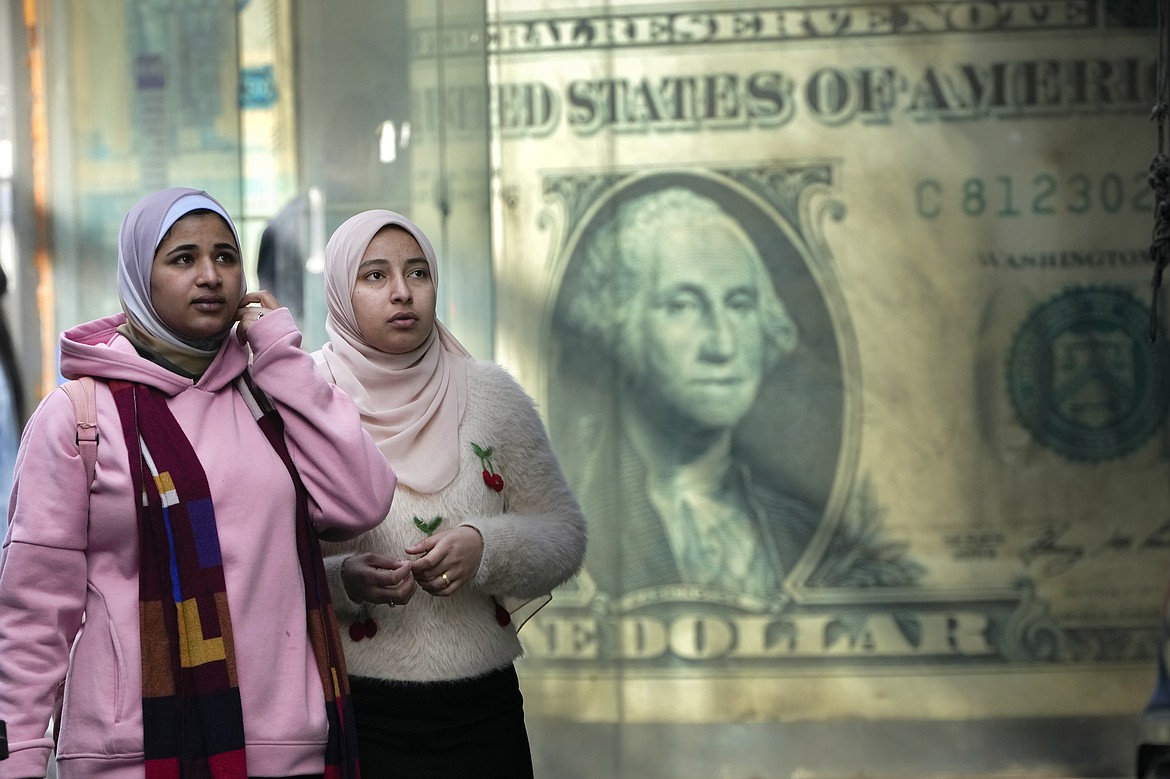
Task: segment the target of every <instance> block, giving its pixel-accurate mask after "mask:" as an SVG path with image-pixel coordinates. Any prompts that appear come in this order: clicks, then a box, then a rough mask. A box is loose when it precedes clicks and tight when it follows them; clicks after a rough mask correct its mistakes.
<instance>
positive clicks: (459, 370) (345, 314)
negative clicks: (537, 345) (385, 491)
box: [314, 210, 470, 493]
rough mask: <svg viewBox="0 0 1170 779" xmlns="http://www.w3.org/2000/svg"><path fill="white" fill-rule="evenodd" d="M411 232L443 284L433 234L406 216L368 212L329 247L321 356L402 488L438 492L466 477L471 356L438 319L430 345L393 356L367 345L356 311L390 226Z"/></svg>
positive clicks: (352, 220)
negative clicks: (463, 434)
mask: <svg viewBox="0 0 1170 779" xmlns="http://www.w3.org/2000/svg"><path fill="white" fill-rule="evenodd" d="M387 226H395V227H400V228H402V229H403V230H405V231H406V232H408V233H410V235H411V236H413V237H414V239H415V240H416V241H418V245H419V247H421V248H422V250H423V256H424V257H426V260H427V262H428V263H429V264H430V270H431V278H432V279H434V280H435V284H436V286H437V285H438V277H439V261H438V258H437V257H436V256H435V249H434V247H432V246H431V242H430V241H429V240H427V237H426V235H425V234H424V233H423V231H422V230H420V229H419V228H418V226H417V225H416V224H414V222H411V221H410V220H409V219H407V218H406V217H404V216H402V215H401V214H396V213H394V212H393V211H383V210H374V211H363V212H362V213H360V214H358V215H356V216H353V217H350V218H349V219H348V220H346V221H345V223H344V224H342V225H341V227H338V228H337V231H336V232H334V233H333V235H332V237H330V239H329V243H328V244H326V246H325V304H326V306H327V307H328V309H329V313H328V314H327V316H326V317H325V331H326V332H327V333H328V334H329V343H327V344H325V346H324V347H323V348H322V349H321V350H320V351H319V352H317V353H316V354H315V355H314V357H315V358H316V359H317V363H318V365H320V366H322V367H323V368H324V369H325V370H326V372H327V373H328V374H329V375H330V377H331V378H332V381H333V383H334V384H336V385H337V386H338V387H339V388H341V389H342V390H343V391H345V393H346V394H348V395H349V396H350V397H351V398H353V401H354V403H355V404H356V405H357V407H358V411H360V412H361V415H362V424H363V425H364V426H365V429H366V431H367V432H368V433H369V434H370V436H371V437H372V438H373V439H374V443H375V444H377V445H378V449H379V450H380V451H381V452H382V454H383V455H385V457H386V460H387V461H388V462H389V463H390V465H391V467H393V468H394V473H395V475H397V476H398V484H399V485H406V486H407V487H409V488H410V489H412V490H414V491H415V492H421V493H434V492H438V491H439V490H441V489H442V488H443V487H446V486H447V485H448V484H450V483H451V481H452V480H453V479H454V478H455V477H456V476H457V475H458V473H459V422H460V421H461V420H462V419H463V412H464V411H465V410H466V408H467V368H466V364H465V359H466V358H467V357H469V356H470V354H469V353H468V351H467V350H466V349H464V348H463V345H462V344H460V343H459V341H458V340H456V338H455V336H453V335H452V334H451V332H450V331H449V330H448V329H447V328H446V327H444V326H443V324H442V323H441V322H440V321H439V320H438V319H436V320H435V328H434V330H432V331H431V333H430V335H429V336H428V337H427V339H426V340H425V341H424V342H423V343H422V345H421V346H419V347H418V348H417V349H414V350H413V351H410V352H407V353H405V354H387V353H386V352H383V351H380V350H378V349H375V348H374V347H373V346H370V345H369V344H368V343H366V342H365V341H364V340H362V337H361V333H360V331H359V329H358V324H357V316H356V314H355V313H354V310H353V290H354V287H355V285H356V284H357V272H358V266H359V265H360V264H361V261H362V255H364V254H365V253H366V248H367V247H368V246H369V245H370V241H372V240H373V238H374V236H375V235H376V234H377V233H378V231H379V230H381V229H382V228H383V227H387Z"/></svg>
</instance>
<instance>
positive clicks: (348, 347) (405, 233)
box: [314, 211, 585, 779]
mask: <svg viewBox="0 0 1170 779" xmlns="http://www.w3.org/2000/svg"><path fill="white" fill-rule="evenodd" d="M325 264H326V270H325V290H326V302H327V305H328V308H329V313H328V318H327V320H326V329H327V331H328V333H329V337H330V342H329V343H328V344H327V345H326V346H325V347H324V348H323V349H322V350H321V351H319V352H317V353H316V354H315V355H314V356H315V357H316V358H317V363H318V366H319V367H320V368H321V370H322V371H323V372H324V373H325V374H326V376H327V377H328V378H329V379H330V380H331V381H333V382H334V383H336V384H337V386H339V387H340V388H341V389H343V390H345V391H346V392H348V393H349V395H350V396H351V397H353V399H354V401H355V402H356V404H357V406H358V409H359V410H360V411H361V413H362V421H363V423H364V426H365V429H366V430H367V431H368V432H369V433H370V435H371V436H373V438H374V441H375V442H376V443H377V444H378V447H379V448H380V449H381V451H382V453H383V454H385V455H386V458H387V460H388V461H389V462H390V464H391V465H392V467H393V468H394V471H395V473H396V475H397V477H398V488H397V492H396V493H395V498H394V506H393V508H392V509H391V510H390V514H389V515H388V516H387V517H386V519H385V521H383V522H382V524H381V525H379V526H378V527H377V528H375V529H374V530H372V531H370V532H368V533H366V534H365V535H363V536H360V537H359V538H357V539H355V540H353V541H351V542H347V543H344V544H327V545H325V546H326V548H325V554H326V555H327V556H328V557H327V559H326V567H327V569H328V570H329V574H330V582H331V586H332V588H333V598H334V604H335V608H336V610H337V616H338V620H339V621H340V622H341V624H342V632H343V633H345V634H346V636H345V638H344V639H343V640H344V643H345V653H346V660H347V664H348V667H349V673H350V686H351V687H350V688H351V692H352V698H353V702H354V709H355V716H356V720H357V731H358V742H359V750H360V755H361V762H362V770H363V772H364V773H365V774H366V775H367V776H372V777H383V776H394V777H427V779H433V777H436V776H476V777H509V778H511V777H531V776H532V759H531V755H530V752H529V747H528V737H527V734H526V731H525V727H524V714H523V701H522V699H521V696H520V689H519V684H518V682H517V678H516V671H515V669H514V667H513V661H514V660H515V659H516V658H517V657H519V655H520V653H521V649H520V642H519V640H518V638H517V636H516V626H515V625H514V624H512V623H511V618H510V615H509V612H508V608H509V607H510V606H512V605H514V604H516V603H518V602H523V601H526V600H531V599H534V598H538V597H541V596H542V595H545V594H547V593H548V592H550V591H551V590H552V589H553V588H555V587H556V586H558V585H560V584H563V583H564V582H566V581H567V580H568V579H569V578H571V577H572V576H573V575H574V574H576V573H577V571H578V569H579V568H580V566H581V563H582V560H583V559H584V555H585V520H584V517H583V515H582V513H581V510H580V508H579V506H578V504H577V501H576V500H575V499H574V497H573V495H572V493H571V492H570V490H569V487H568V485H567V483H566V481H565V478H564V476H563V475H562V473H561V470H560V467H559V466H558V464H557V461H556V458H555V456H554V455H553V453H552V449H551V447H550V446H549V442H548V436H547V434H546V432H545V429H544V425H543V424H542V423H541V420H540V417H539V416H538V415H537V413H536V410H535V408H534V406H533V403H532V400H531V399H530V398H529V397H528V395H527V394H525V392H524V391H523V390H522V389H521V388H520V386H519V385H518V384H517V383H516V382H515V381H514V380H513V379H512V378H511V377H510V376H509V375H508V374H507V373H506V372H505V371H504V370H503V369H502V368H500V367H498V366H496V365H494V364H492V363H487V362H480V361H476V360H474V359H472V358H471V357H470V355H468V353H467V351H466V350H465V349H464V348H463V347H462V346H461V345H460V344H459V342H458V341H457V340H455V338H454V337H453V336H452V335H451V333H450V332H449V331H448V330H447V329H446V328H445V327H444V326H443V325H442V323H440V322H439V321H438V320H437V319H436V318H435V299H436V289H435V282H436V279H437V276H438V267H437V259H436V257H435V252H434V249H433V248H432V247H431V244H430V241H428V240H427V237H426V236H425V235H424V234H423V233H422V231H421V230H419V228H418V227H417V226H415V225H414V224H413V223H412V222H410V220H408V219H406V218H405V217H403V216H401V215H399V214H395V213H393V212H391V211H366V212H363V213H361V214H358V215H357V216H354V217H352V218H351V219H349V220H348V221H346V222H345V223H344V224H343V225H342V226H341V227H339V228H338V229H337V232H335V233H334V234H333V236H332V238H330V240H329V244H328V246H327V247H326V250H325Z"/></svg>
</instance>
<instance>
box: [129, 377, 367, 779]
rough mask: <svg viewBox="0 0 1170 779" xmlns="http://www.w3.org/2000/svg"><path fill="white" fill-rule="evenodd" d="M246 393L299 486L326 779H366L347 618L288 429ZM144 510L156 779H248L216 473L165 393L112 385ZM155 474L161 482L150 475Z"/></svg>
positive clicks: (145, 664)
mask: <svg viewBox="0 0 1170 779" xmlns="http://www.w3.org/2000/svg"><path fill="white" fill-rule="evenodd" d="M237 388H238V389H239V390H240V393H241V394H242V395H243V396H244V399H245V401H246V402H247V403H248V405H249V407H250V408H251V409H252V411H253V415H254V416H255V417H256V420H257V423H258V424H259V426H260V429H261V430H262V431H263V432H264V435H265V437H266V438H267V439H268V441H269V443H270V444H271V445H272V447H273V449H274V450H275V451H276V453H277V454H278V455H279V456H280V458H281V460H282V461H283V462H284V464H285V466H286V467H287V468H288V471H289V474H290V476H291V478H292V481H293V484H294V486H295V489H296V504H297V509H296V512H297V516H296V533H297V552H298V555H299V557H300V561H301V573H302V576H303V579H304V589H305V609H306V613H307V616H308V619H307V625H306V630H307V632H308V634H309V638H310V643H311V644H312V647H313V653H314V656H315V658H316V661H317V669H318V671H319V673H320V675H321V683H322V690H323V693H324V703H325V707H326V712H327V714H328V719H329V741H328V744H327V746H326V752H325V776H326V777H327V779H358V777H359V776H360V773H359V769H358V765H357V742H356V736H355V734H354V729H353V727H352V723H353V715H352V705H351V702H350V698H349V682H348V676H347V674H346V671H345V661H344V657H343V656H342V653H341V642H340V639H339V636H338V629H337V620H336V617H335V616H334V613H333V607H332V604H331V602H330V599H329V588H328V584H327V580H326V578H325V569H324V564H323V562H322V559H321V551H320V547H319V545H318V541H317V536H316V533H315V532H314V530H313V527H312V524H311V522H310V519H309V511H308V496H307V492H306V490H305V487H304V484H303V483H302V482H301V479H300V475H299V474H298V473H297V470H296V467H295V465H294V464H293V462H292V458H291V457H290V456H289V452H288V448H287V447H286V445H285V441H284V425H283V422H282V420H281V419H280V416H279V414H278V413H277V411H276V409H275V408H274V407H273V406H272V404H271V403H270V402H269V401H268V399H267V397H266V396H264V394H263V393H262V392H260V391H259V390H258V389H257V388H256V387H255V385H254V384H253V383H252V382H251V378H250V377H249V376H248V375H247V374H244V376H243V377H242V378H241V380H240V381H238V382H237ZM110 389H111V390H112V391H113V394H114V400H115V403H116V404H117V407H118V414H119V417H120V418H121V423H122V434H123V436H124V437H125V439H126V447H127V450H128V452H129V457H130V473H131V475H132V477H133V479H134V490H135V494H136V495H141V496H142V500H141V504H140V511H139V523H138V525H139V557H140V567H141V570H140V572H139V585H138V586H139V631H140V638H141V643H142V722H143V743H144V746H145V751H146V777H147V779H179V778H180V777H181V778H182V779H188V778H192V779H203V777H208V778H209V779H210V778H214V779H247V776H248V770H247V765H246V761H245V757H244V721H243V712H242V707H241V703H240V690H239V684H238V681H237V678H236V663H235V646H234V643H233V641H232V626H231V617H230V614H229V611H228V596H227V592H226V588H225V583H224V576H223V563H222V560H221V557H220V545H219V534H218V532H217V530H216V523H215V510H214V506H213V501H212V496H211V491H210V488H209V486H208V483H207V475H206V473H205V472H204V470H203V466H202V464H201V463H200V462H199V458H198V456H197V455H196V454H195V450H194V449H193V448H192V446H191V443H190V441H188V440H187V436H186V435H185V434H184V433H183V430H182V428H181V427H180V426H179V424H178V422H177V421H176V420H175V418H174V416H173V415H172V414H171V412H170V410H169V409H168V408H167V404H166V399H165V397H164V396H163V395H162V394H161V393H159V392H157V391H156V390H154V389H152V388H150V387H147V386H145V385H142V384H132V383H129V382H122V381H112V382H110ZM147 476H149V477H150V478H147Z"/></svg>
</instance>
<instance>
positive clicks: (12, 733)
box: [0, 309, 395, 779]
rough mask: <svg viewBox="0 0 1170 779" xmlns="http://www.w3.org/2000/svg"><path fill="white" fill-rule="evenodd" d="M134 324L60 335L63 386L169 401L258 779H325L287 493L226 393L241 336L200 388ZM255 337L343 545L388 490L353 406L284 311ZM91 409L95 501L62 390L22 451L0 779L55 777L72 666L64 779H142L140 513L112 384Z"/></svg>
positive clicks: (0, 687)
mask: <svg viewBox="0 0 1170 779" xmlns="http://www.w3.org/2000/svg"><path fill="white" fill-rule="evenodd" d="M123 321H124V316H123V315H121V314H119V315H117V316H112V317H107V318H105V319H99V320H96V321H93V322H89V323H87V324H84V325H81V326H79V327H77V328H74V329H73V330H70V331H68V332H66V333H65V334H64V335H63V336H62V338H61V370H62V373H63V374H64V375H65V376H68V377H76V376H81V375H91V376H95V377H97V378H102V379H125V380H129V381H135V382H141V383H143V384H147V385H150V386H152V387H155V388H157V389H159V390H161V391H162V392H163V393H165V394H166V395H168V396H170V400H169V402H168V405H169V407H170V409H171V412H172V413H173V414H174V415H175V418H176V419H177V420H178V421H179V423H180V424H181V425H182V426H183V429H184V431H186V433H187V436H188V438H189V439H190V441H191V444H192V446H193V447H194V449H195V451H196V452H197V453H198V455H199V459H200V461H201V462H202V463H203V467H204V469H205V470H206V472H207V479H208V483H209V484H210V486H211V492H212V496H213V500H214V503H215V513H216V519H217V525H218V530H219V538H220V544H221V547H222V554H223V565H224V576H225V578H226V582H227V593H228V598H229V608H230V610H231V617H232V631H233V633H234V636H235V646H236V657H237V668H238V678H239V685H240V695H241V698H242V700H243V715H244V731H245V737H246V742H247V761H248V770H249V773H250V774H252V775H259V776H290V775H295V774H309V773H320V772H321V771H322V770H323V769H324V757H323V752H324V747H325V741H326V733H327V724H326V719H325V706H324V703H323V697H322V692H321V682H320V679H319V677H318V675H317V669H316V665H315V663H314V659H313V654H312V648H311V646H310V643H309V640H308V636H307V635H306V631H305V624H306V622H305V601H304V592H303V587H302V584H301V573H300V564H299V561H298V559H297V552H296V543H295V535H294V527H293V522H294V517H295V510H294V493H293V487H292V484H291V482H290V480H289V478H288V472H287V471H286V470H285V468H284V466H283V464H282V463H281V461H280V459H279V458H278V457H277V455H276V453H275V452H274V451H273V449H272V447H271V446H270V445H269V444H268V442H267V441H266V440H265V438H264V435H263V433H261V431H260V428H259V427H258V426H257V424H256V422H255V421H254V420H253V418H252V414H251V412H250V411H249V409H248V407H247V406H246V405H245V404H244V401H243V399H242V398H241V397H240V395H239V393H238V392H237V391H235V389H234V387H233V386H232V381H233V380H234V379H235V378H236V377H237V376H239V375H240V373H241V372H242V371H243V370H244V368H245V367H246V366H247V363H248V351H247V349H246V348H245V347H242V346H240V345H239V344H238V343H237V342H236V339H235V335H234V334H232V335H230V336H229V337H228V339H227V341H226V342H225V344H224V346H223V348H221V350H220V352H219V354H218V356H217V357H216V358H215V361H214V362H213V363H212V364H211V366H210V367H209V368H208V370H207V372H206V373H204V375H203V376H202V377H201V378H200V379H199V380H198V381H194V382H193V381H191V380H190V379H186V378H183V377H182V376H179V375H178V374H176V373H172V372H171V371H168V370H166V369H165V368H162V367H160V366H158V365H156V364H154V363H152V362H150V361H148V360H145V359H143V358H142V357H140V356H139V355H138V354H137V352H136V351H135V350H134V347H133V346H132V345H131V344H130V342H129V341H127V340H126V339H125V338H123V337H122V336H121V335H119V334H118V333H117V332H116V329H115V328H116V327H117V326H118V325H119V324H120V323H122V322H123ZM248 338H249V341H250V342H251V345H252V351H253V354H254V358H253V364H252V366H251V371H252V375H253V376H254V377H255V380H256V383H257V384H258V385H259V386H260V388H261V389H263V390H264V391H265V392H266V393H268V395H269V396H270V397H271V398H272V399H273V400H274V401H275V403H276V405H277V407H278V408H279V409H280V412H281V415H282V417H283V418H284V422H285V425H286V438H287V441H288V445H289V450H290V451H291V453H292V457H293V460H294V461H295V462H296V464H297V467H298V469H299V470H300V474H301V477H302V479H303V480H304V483H305V485H306V487H307V489H308V491H309V496H310V512H311V514H312V517H313V520H314V521H315V522H316V523H317V526H318V527H319V528H320V529H322V530H324V529H326V528H330V529H332V530H331V533H330V537H331V538H334V539H340V538H348V537H352V536H354V535H357V534H359V533H361V532H363V531H365V530H368V529H370V528H372V527H374V526H375V525H377V524H378V523H379V522H381V521H382V519H383V518H384V517H385V516H386V513H387V511H388V510H389V508H390V503H391V498H392V497H393V493H394V486H395V476H394V474H393V472H392V471H391V470H390V468H389V466H388V465H387V463H386V458H385V457H383V456H382V454H381V453H380V452H379V451H378V450H377V448H376V447H375V446H374V444H373V442H372V441H371V440H370V438H369V436H368V435H367V434H366V433H365V432H363V430H362V427H361V421H360V419H359V417H358V414H357V411H356V409H355V408H354V406H353V403H352V402H351V401H350V400H349V398H348V397H347V396H346V395H345V394H343V393H342V392H341V391H339V390H337V389H335V388H333V387H331V386H330V385H328V384H326V382H325V381H324V380H322V379H321V378H320V376H319V375H318V374H317V371H316V368H315V367H314V365H313V360H312V358H310V356H309V355H308V354H307V353H305V352H304V351H302V350H301V348H300V333H299V332H297V329H296V326H295V324H294V323H293V320H292V317H291V315H290V314H289V312H288V310H287V309H279V310H277V311H275V312H272V313H270V314H269V315H268V316H266V317H265V318H264V319H263V320H262V321H259V322H257V323H255V324H254V325H253V326H252V329H251V330H250V331H249V334H248ZM97 411H98V430H99V435H100V443H99V445H98V456H97V469H96V477H95V480H94V484H93V489H92V491H91V490H88V489H87V484H86V475H85V470H84V467H83V464H82V461H81V458H80V455H79V454H78V450H77V446H76V442H75V432H76V423H75V416H74V413H73V407H72V405H71V404H70V402H69V399H68V397H67V396H66V395H65V393H64V392H62V391H54V392H52V393H50V394H49V395H48V396H47V397H46V398H45V399H44V400H43V401H42V402H41V404H40V406H39V407H38V408H37V410H36V412H35V413H34V414H33V416H32V418H31V419H30V420H29V423H28V426H27V427H26V429H25V432H24V436H23V439H22V441H21V445H20V453H19V455H18V457H17V464H16V476H15V481H14V484H13V490H12V499H11V503H10V505H9V512H8V516H9V523H10V526H9V531H8V537H7V538H6V539H5V540H4V550H3V557H2V558H0V720H4V721H5V722H6V723H7V726H8V743H9V750H10V752H11V756H10V757H9V758H8V759H7V760H3V761H0V778H4V777H40V776H44V774H45V766H46V761H47V759H48V756H49V751H50V749H51V748H52V741H51V739H48V738H46V737H45V735H44V734H45V728H46V725H47V723H48V720H49V717H50V713H51V709H52V705H53V698H54V690H55V689H56V687H57V685H58V683H59V682H60V681H61V679H62V678H64V677H65V671H66V667H67V666H68V669H69V674H68V682H67V687H66V693H65V714H64V716H63V717H62V720H63V726H62V731H61V740H60V744H59V751H58V773H59V776H60V777H62V779H68V777H86V779H94V777H101V778H103V779H104V778H105V777H119V778H120V777H141V776H143V775H144V772H145V771H144V767H143V751H142V705H141V677H142V669H141V656H140V646H139V635H138V630H139V626H138V566H139V560H138V542H137V534H138V528H137V517H136V512H135V506H134V498H133V496H132V494H131V492H132V490H131V479H130V474H129V472H128V457H127V452H126V445H125V441H124V439H123V436H122V432H121V423H120V421H119V417H118V412H117V409H116V408H115V406H114V400H113V397H112V395H111V393H110V391H109V389H108V388H107V387H106V386H105V385H104V384H102V383H101V382H99V383H98V385H97ZM71 648H72V658H70V650H71Z"/></svg>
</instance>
